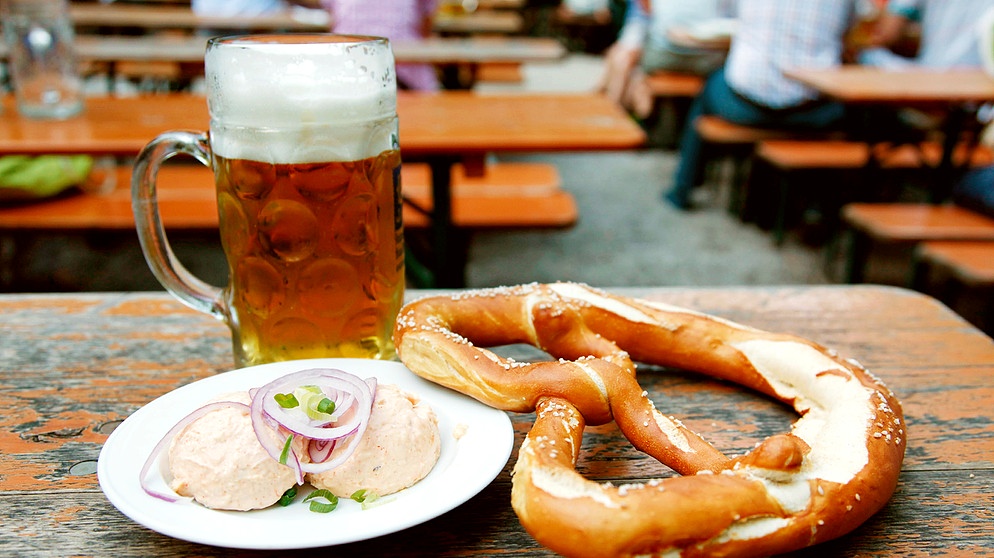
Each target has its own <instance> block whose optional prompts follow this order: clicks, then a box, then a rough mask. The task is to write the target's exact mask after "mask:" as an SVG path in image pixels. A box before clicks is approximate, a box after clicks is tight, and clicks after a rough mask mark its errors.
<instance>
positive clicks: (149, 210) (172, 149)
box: [131, 131, 227, 321]
mask: <svg viewBox="0 0 994 558" xmlns="http://www.w3.org/2000/svg"><path fill="white" fill-rule="evenodd" d="M178 154H185V155H189V156H191V157H193V158H194V159H196V160H197V161H200V162H201V163H203V164H204V165H207V166H208V167H210V166H211V150H210V143H209V142H208V139H207V134H205V133H197V132H181V131H177V132H166V133H163V134H161V135H159V136H157V137H156V138H155V139H153V140H152V141H151V142H149V144H148V145H146V146H145V148H144V149H142V151H141V152H140V153H139V154H138V158H137V159H136V160H135V167H134V170H133V172H132V175H131V207H132V210H133V211H134V214H135V227H136V229H137V230H138V240H139V242H140V243H141V247H142V252H144V253H145V259H146V260H147V261H148V265H149V268H150V269H151V270H152V273H153V274H154V275H155V278H156V279H158V280H159V282H160V283H162V286H163V287H165V288H166V290H168V291H169V292H171V293H172V294H173V295H174V296H176V298H178V299H179V300H180V301H181V302H183V303H184V304H186V305H187V306H190V307H191V308H193V309H195V310H199V311H201V312H206V313H207V314H210V315H212V316H214V317H215V318H217V319H219V320H222V321H226V320H227V306H226V304H225V303H224V298H223V294H222V291H221V289H220V288H218V287H215V286H213V285H210V284H208V283H205V282H204V281H202V280H201V279H199V278H197V277H196V276H194V275H193V274H192V273H190V271H189V270H187V269H186V268H185V267H183V264H182V263H180V261H179V260H178V259H177V258H176V255H175V254H174V253H173V250H172V247H171V246H170V245H169V241H168V239H167V238H166V231H165V228H164V227H163V226H162V218H161V216H160V215H159V202H158V199H157V197H156V179H157V176H158V174H159V167H161V166H162V163H163V162H164V161H165V160H166V159H169V158H170V157H172V156H174V155H178Z"/></svg>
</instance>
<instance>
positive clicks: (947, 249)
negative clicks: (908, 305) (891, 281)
mask: <svg viewBox="0 0 994 558" xmlns="http://www.w3.org/2000/svg"><path fill="white" fill-rule="evenodd" d="M930 282H936V283H938V285H939V289H938V292H937V294H936V296H938V298H939V299H940V300H942V301H943V302H945V303H946V304H947V305H949V306H950V307H952V308H953V309H954V310H956V311H957V312H959V313H960V314H962V315H963V316H964V317H965V318H967V319H968V320H969V321H970V322H972V323H973V324H975V325H976V326H978V327H980V328H981V329H983V330H984V331H985V332H987V334H988V335H994V241H964V242H956V241H946V240H933V241H927V242H922V243H920V244H919V245H918V246H917V247H916V249H915V254H914V266H913V275H912V278H911V286H912V288H914V289H917V290H919V291H921V292H927V291H929V290H935V289H934V288H932V287H931V286H930ZM971 294H972V295H974V299H973V300H970V298H969V297H968V295H971ZM977 299H979V300H977Z"/></svg>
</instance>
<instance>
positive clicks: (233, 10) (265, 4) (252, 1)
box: [190, 0, 288, 16]
mask: <svg viewBox="0 0 994 558" xmlns="http://www.w3.org/2000/svg"><path fill="white" fill-rule="evenodd" d="M190 8H191V9H193V13H195V14H197V15H211V16H257V15H263V14H271V13H279V12H283V11H286V10H287V9H288V5H287V4H286V3H285V2H283V1H282V0H191V1H190Z"/></svg>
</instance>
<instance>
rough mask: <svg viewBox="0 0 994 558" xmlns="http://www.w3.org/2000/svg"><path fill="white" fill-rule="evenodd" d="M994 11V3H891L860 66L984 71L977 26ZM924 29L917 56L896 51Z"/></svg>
mask: <svg viewBox="0 0 994 558" xmlns="http://www.w3.org/2000/svg"><path fill="white" fill-rule="evenodd" d="M991 8H994V0H888V2H887V3H886V5H885V7H884V9H883V10H882V12H881V13H880V16H879V17H878V18H877V21H876V23H875V24H874V26H873V29H872V32H871V34H870V37H869V42H870V48H867V49H865V50H863V51H862V52H860V53H859V56H858V58H857V60H858V61H859V63H860V64H865V65H869V66H878V67H882V68H890V69H901V68H908V67H912V66H916V65H918V66H923V67H926V68H933V69H950V68H980V67H981V58H980V47H979V43H980V30H979V29H978V28H977V22H978V21H979V20H980V18H981V16H983V14H984V12H986V11H987V10H989V9H991ZM914 25H917V26H918V27H919V28H920V33H921V38H920V40H919V45H918V52H917V54H916V56H914V57H913V58H912V57H907V56H902V55H900V54H897V53H895V52H893V51H892V48H893V47H894V46H895V45H897V44H898V43H899V42H900V41H902V40H903V39H904V38H906V37H907V33H908V30H909V29H910V28H911V27H912V26H914Z"/></svg>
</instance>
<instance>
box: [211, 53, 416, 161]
mask: <svg viewBox="0 0 994 558" xmlns="http://www.w3.org/2000/svg"><path fill="white" fill-rule="evenodd" d="M205 67H206V74H207V76H208V77H207V104H208V107H209V109H210V114H211V132H212V136H211V145H212V148H213V149H214V151H215V152H216V153H217V154H218V155H222V156H224V157H229V158H239V159H253V160H260V161H266V162H273V163H307V162H319V161H332V160H339V161H350V160H356V159H362V158H366V157H372V156H375V155H377V154H379V153H380V152H382V151H384V150H385V149H390V148H391V147H394V145H393V143H394V142H395V141H396V138H394V137H392V136H393V135H394V133H395V131H396V130H395V128H396V122H395V121H394V117H395V115H396V112H397V81H396V75H395V73H394V63H393V54H392V53H391V51H390V47H389V45H388V44H387V43H385V42H383V43H378V42H364V43H354V42H352V43H346V42H315V43H308V44H287V43H280V42H276V41H273V42H257V41H255V40H233V41H231V42H226V43H224V44H221V45H215V46H213V47H212V48H209V49H208V51H207V54H206V56H205Z"/></svg>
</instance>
